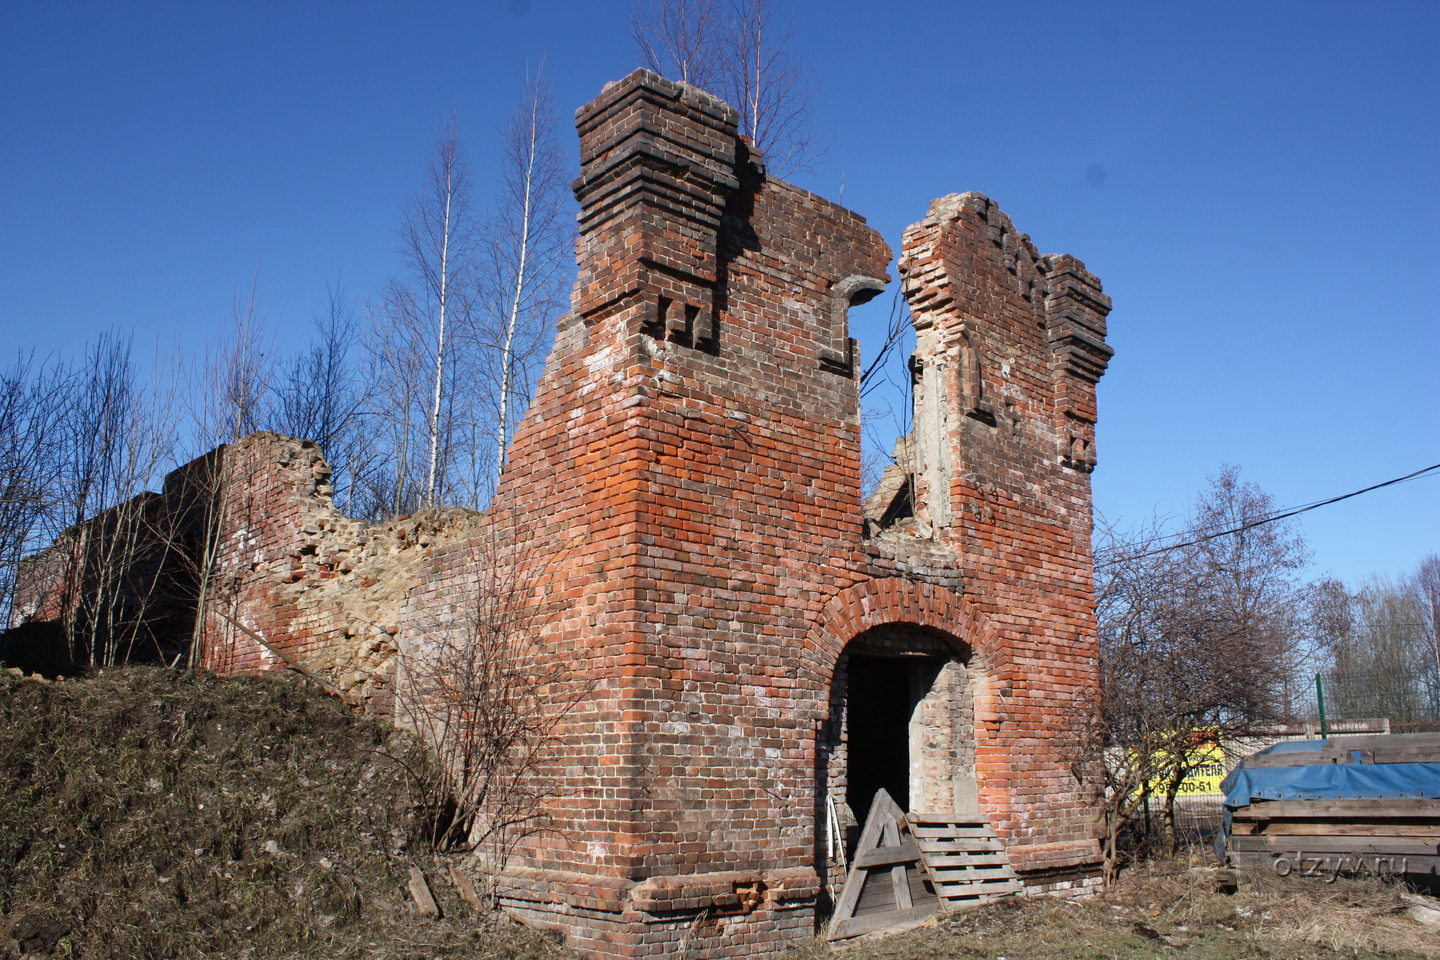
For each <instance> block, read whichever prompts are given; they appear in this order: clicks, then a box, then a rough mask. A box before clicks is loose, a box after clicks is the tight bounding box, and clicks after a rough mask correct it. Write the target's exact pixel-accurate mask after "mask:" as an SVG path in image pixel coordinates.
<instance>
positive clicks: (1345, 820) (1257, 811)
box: [1226, 737, 1440, 876]
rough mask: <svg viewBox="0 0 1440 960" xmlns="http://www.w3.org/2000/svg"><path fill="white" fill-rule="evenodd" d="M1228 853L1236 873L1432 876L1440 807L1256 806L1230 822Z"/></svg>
mask: <svg viewBox="0 0 1440 960" xmlns="http://www.w3.org/2000/svg"><path fill="white" fill-rule="evenodd" d="M1355 739H1357V740H1358V739H1360V738H1359V737H1356V738H1355ZM1375 739H1380V738H1378V737H1377V738H1375ZM1377 762H1379V761H1377ZM1226 853H1227V855H1228V857H1229V859H1230V861H1231V862H1232V863H1234V864H1235V865H1236V866H1242V867H1251V868H1260V867H1266V866H1268V867H1270V868H1271V869H1274V870H1275V871H1276V872H1278V873H1290V872H1292V871H1293V872H1300V873H1309V874H1314V873H1323V874H1325V875H1327V876H1328V875H1330V874H1333V873H1366V872H1373V873H1379V874H1387V873H1391V874H1393V873H1412V874H1432V875H1433V874H1437V873H1440V800H1435V799H1416V798H1390V799H1385V798H1380V799H1374V800H1363V799H1342V798H1328V799H1323V800H1257V801H1255V802H1254V803H1252V804H1250V805H1249V806H1246V807H1240V808H1239V809H1237V810H1235V811H1233V813H1232V814H1231V825H1230V836H1229V838H1228V839H1227V841H1226Z"/></svg>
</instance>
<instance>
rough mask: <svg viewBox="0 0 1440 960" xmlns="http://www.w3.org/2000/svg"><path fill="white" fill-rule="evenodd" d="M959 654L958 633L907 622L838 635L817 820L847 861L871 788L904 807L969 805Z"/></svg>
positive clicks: (967, 692) (973, 801)
mask: <svg viewBox="0 0 1440 960" xmlns="http://www.w3.org/2000/svg"><path fill="white" fill-rule="evenodd" d="M969 661H970V650H969V648H968V647H967V646H966V645H965V644H964V643H962V642H961V641H960V640H958V639H957V638H955V637H952V636H950V635H948V634H945V633H943V632H941V631H938V630H933V629H928V628H925V627H920V626H917V625H914V624H905V623H890V624H883V625H881V626H877V627H872V628H870V629H869V630H866V631H864V632H862V633H860V634H859V635H857V636H856V637H854V638H853V639H852V640H851V641H850V642H849V643H848V644H846V646H845V648H844V650H843V651H842V653H841V654H840V658H839V662H837V664H836V667H835V674H834V679H833V681H832V683H831V696H830V722H829V724H828V732H829V737H828V742H827V743H826V744H825V747H826V749H825V751H824V753H825V782H826V789H827V802H826V817H827V820H828V823H827V828H828V829H829V830H831V831H832V834H830V836H833V837H834V838H835V840H834V842H835V843H840V842H841V840H842V838H843V847H844V851H843V852H844V855H845V857H846V859H847V860H848V858H849V857H850V856H851V854H852V853H853V850H854V846H855V843H856V842H857V840H858V839H859V834H860V829H861V828H862V827H863V825H864V823H865V817H866V815H867V814H868V812H869V809H870V804H871V802H872V801H873V799H874V797H875V793H876V791H877V790H879V789H881V788H884V789H885V790H886V792H888V793H889V794H890V796H891V797H892V798H893V799H894V800H895V802H896V803H898V804H899V805H900V807H901V808H902V809H904V810H906V811H908V812H924V813H929V814H945V815H951V816H954V815H965V814H972V813H975V812H977V810H978V798H977V796H976V782H975V737H974V729H975V727H974V695H973V689H972V687H973V678H972V676H971V673H970V670H969ZM832 852H835V853H838V852H839V851H834V850H833V846H832Z"/></svg>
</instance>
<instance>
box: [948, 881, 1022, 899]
mask: <svg viewBox="0 0 1440 960" xmlns="http://www.w3.org/2000/svg"><path fill="white" fill-rule="evenodd" d="M1024 886H1025V885H1024V884H1023V883H1021V882H1020V881H1019V880H1016V879H1014V878H1013V877H1012V878H1011V879H1009V880H1005V881H1001V882H998V883H985V884H978V883H956V884H941V885H940V889H942V890H943V891H944V893H943V896H944V897H945V899H947V900H951V901H954V900H959V899H962V898H965V897H999V896H1004V895H1005V894H1007V893H1019V892H1020V891H1021V890H1022V889H1023V888H1024Z"/></svg>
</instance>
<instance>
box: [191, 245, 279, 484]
mask: <svg viewBox="0 0 1440 960" xmlns="http://www.w3.org/2000/svg"><path fill="white" fill-rule="evenodd" d="M272 353H273V347H272V344H271V338H270V331H269V329H268V316H267V314H266V313H265V312H264V311H263V310H262V309H261V307H260V299H259V276H258V274H257V276H256V277H254V278H252V279H251V281H250V289H249V290H247V291H245V292H243V293H242V292H241V290H240V289H239V288H238V287H237V288H236V290H235V293H234V295H233V297H232V298H231V304H230V328H229V330H228V331H227V332H226V333H225V334H223V335H221V336H220V337H218V338H216V339H214V340H212V341H210V342H209V343H207V344H206V346H205V356H204V361H203V363H202V364H201V365H200V368H199V370H198V371H197V375H196V376H194V377H192V380H191V383H190V393H191V401H190V402H191V411H192V416H193V418H194V424H193V428H192V433H193V437H192V441H193V444H194V446H193V447H192V453H193V454H196V455H198V454H199V453H201V452H203V451H205V450H209V449H212V448H213V447H216V446H218V445H219V444H222V443H234V442H235V441H236V440H239V439H240V438H241V437H243V436H245V435H247V434H250V433H254V432H255V431H256V430H259V429H262V428H263V427H264V426H265V423H266V421H267V420H268V419H269V409H268V404H269V401H270V400H271V396H270V387H271V381H272V379H273V373H274V371H273V365H272V362H271V361H272Z"/></svg>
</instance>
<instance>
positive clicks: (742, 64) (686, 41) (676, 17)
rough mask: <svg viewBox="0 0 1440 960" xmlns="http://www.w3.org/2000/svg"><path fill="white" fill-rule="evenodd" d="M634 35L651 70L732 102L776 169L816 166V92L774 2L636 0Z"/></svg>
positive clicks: (743, 128)
mask: <svg viewBox="0 0 1440 960" xmlns="http://www.w3.org/2000/svg"><path fill="white" fill-rule="evenodd" d="M630 34H631V37H632V38H633V39H634V41H635V47H636V54H637V55H638V57H639V59H640V63H641V65H642V66H644V67H645V68H646V69H649V70H653V71H655V72H656V73H659V74H664V75H666V76H674V77H678V78H679V79H680V80H682V81H684V82H685V83H689V84H692V85H694V86H697V87H700V88H702V89H704V90H708V91H709V92H711V93H714V94H715V95H717V96H719V97H721V98H722V99H724V100H725V101H727V102H728V103H730V104H731V105H732V106H734V107H735V109H736V110H737V111H738V112H739V114H740V118H739V129H740V132H741V133H742V134H743V135H744V136H745V137H746V138H747V139H748V140H749V141H750V143H751V145H752V146H753V147H754V148H755V149H756V150H757V151H758V152H759V153H761V154H762V155H763V156H764V158H765V161H766V166H767V167H768V169H769V170H771V171H772V172H773V173H775V174H777V175H778V176H782V177H783V176H788V175H790V174H792V173H795V172H797V171H802V170H809V169H813V167H814V164H815V162H816V161H817V160H818V159H819V157H820V154H821V153H823V150H822V149H821V146H820V143H819V141H818V139H817V138H816V137H815V135H814V132H813V130H812V129H811V127H810V113H811V110H812V108H813V106H814V102H815V97H816V92H815V88H814V86H813V85H812V84H811V82H810V80H809V78H808V76H807V75H806V73H805V70H804V67H803V65H802V64H801V62H800V58H799V55H798V54H796V52H795V46H794V42H793V36H792V34H793V29H792V25H791V24H790V23H789V22H788V21H782V20H781V18H780V14H779V6H778V4H777V3H776V0H731V2H728V3H725V2H720V0H639V2H637V4H636V6H635V8H634V10H633V11H632V12H631V15H630Z"/></svg>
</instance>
